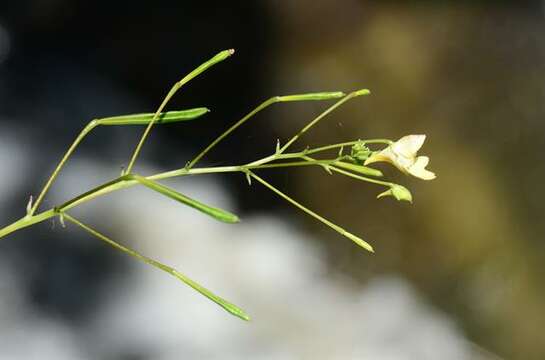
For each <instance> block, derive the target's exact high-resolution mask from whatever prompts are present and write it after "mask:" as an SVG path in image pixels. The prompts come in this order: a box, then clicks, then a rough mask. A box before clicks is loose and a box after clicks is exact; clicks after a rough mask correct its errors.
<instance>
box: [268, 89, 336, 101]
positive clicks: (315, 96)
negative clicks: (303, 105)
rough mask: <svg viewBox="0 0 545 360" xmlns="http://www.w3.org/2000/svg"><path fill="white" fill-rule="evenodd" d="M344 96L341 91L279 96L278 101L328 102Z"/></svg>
mask: <svg viewBox="0 0 545 360" xmlns="http://www.w3.org/2000/svg"><path fill="white" fill-rule="evenodd" d="M345 95H346V94H345V93H343V92H342V91H329V92H317V93H306V94H295V95H283V96H279V97H278V100H279V101H309V100H328V99H338V98H342V97H343V96H345Z"/></svg>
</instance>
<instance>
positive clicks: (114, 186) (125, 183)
mask: <svg viewBox="0 0 545 360" xmlns="http://www.w3.org/2000/svg"><path fill="white" fill-rule="evenodd" d="M296 155H297V156H296ZM298 155H299V154H283V155H282V158H294V157H300V156H298ZM335 161H336V160H305V161H304V162H301V161H297V162H286V163H276V164H257V165H249V164H247V165H236V166H219V167H210V168H197V169H185V168H182V169H178V170H173V171H167V172H163V173H159V174H155V175H151V176H148V177H146V179H148V180H161V179H169V178H174V177H179V176H190V175H203V174H214V173H227V172H244V171H246V170H249V169H268V168H282V167H296V166H316V165H319V166H324V165H328V166H329V165H330V164H331V163H333V162H335ZM137 184H138V182H137V181H136V180H131V179H128V178H127V177H126V176H122V177H119V178H117V179H114V180H111V181H108V182H106V183H104V184H102V185H99V186H97V187H95V188H93V189H91V190H89V191H86V192H84V193H83V194H80V195H78V196H76V197H74V198H72V199H70V200H68V201H66V202H64V203H62V204H61V205H59V206H56V207H55V208H52V209H49V210H47V211H44V212H41V213H39V214H36V215H32V216H28V215H27V216H25V217H23V218H21V219H19V220H17V221H15V222H14V223H12V224H10V225H8V226H6V227H4V228H2V229H0V238H3V237H4V236H7V235H9V234H11V233H12V232H14V231H17V230H20V229H22V228H25V227H28V226H30V225H34V224H36V223H40V222H42V221H44V220H47V219H49V218H52V217H54V216H57V215H58V213H59V212H63V211H67V210H70V209H72V208H74V207H76V206H78V205H81V204H83V203H85V202H88V201H90V200H92V199H95V198H97V197H100V196H102V195H105V194H108V193H111V192H114V191H117V190H122V189H125V188H128V187H131V186H134V185H137Z"/></svg>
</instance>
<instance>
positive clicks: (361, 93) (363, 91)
mask: <svg viewBox="0 0 545 360" xmlns="http://www.w3.org/2000/svg"><path fill="white" fill-rule="evenodd" d="M368 94H370V92H369V90H367V89H362V90H358V91H354V92H351V93H350V94H348V95H347V96H345V97H344V98H342V99H341V100H339V101H337V102H336V103H335V104H333V105H332V106H330V107H329V108H328V109H327V110H326V111H324V112H323V113H321V114H320V115H318V116H317V117H316V118H315V119H314V120H312V121H311V122H309V123H308V124H307V125H306V126H305V127H303V128H302V129H301V130H300V131H299V132H298V133H297V134H295V135H294V136H293V137H292V138H291V139H290V140H289V141H288V142H287V143H286V144H285V145H284V146H282V148H280V150H279V151H278V153H280V154H281V153H283V152H284V151H285V150H286V149H287V148H288V147H290V145H291V144H293V143H294V142H295V141H297V139H299V137H301V136H302V135H303V134H304V133H306V132H307V131H308V130H309V129H310V128H311V127H313V126H314V125H316V124H317V123H318V122H319V121H320V120H322V119H323V118H324V117H325V116H327V115H328V114H329V113H331V112H332V111H333V110H335V109H336V108H338V107H339V106H341V105H342V104H344V103H345V102H347V101H348V100H350V99H352V98H355V97H357V96H361V95H368Z"/></svg>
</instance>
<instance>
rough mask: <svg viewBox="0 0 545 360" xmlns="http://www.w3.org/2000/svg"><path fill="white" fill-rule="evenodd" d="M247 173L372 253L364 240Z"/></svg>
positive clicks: (249, 172)
mask: <svg viewBox="0 0 545 360" xmlns="http://www.w3.org/2000/svg"><path fill="white" fill-rule="evenodd" d="M247 173H248V174H249V175H250V176H251V177H252V178H254V179H256V180H257V181H258V182H260V183H261V184H263V185H264V186H265V187H266V188H268V189H269V190H271V191H272V192H274V193H275V194H277V195H278V196H280V197H281V198H283V199H284V200H286V201H287V202H289V203H290V204H292V205H294V206H295V207H297V208H298V209H300V210H302V211H303V212H305V213H307V214H308V215H310V216H312V217H313V218H315V219H316V220H318V221H320V222H322V223H324V224H326V225H327V226H329V227H330V228H332V229H333V230H335V231H336V232H338V233H339V234H341V235H343V236H346V237H347V238H349V239H350V240H352V241H354V242H355V243H356V244H358V245H359V246H361V247H363V248H364V249H366V250H368V251H370V252H374V250H373V247H372V246H371V245H369V244H368V243H367V242H365V241H364V240H362V239H360V238H359V237H357V236H355V235H354V234H352V233H350V232H348V231H346V230H345V229H343V228H342V227H340V226H338V225H336V224H334V223H332V222H331V221H329V220H327V219H326V218H324V217H322V216H320V215H318V214H317V213H315V212H314V211H312V210H310V209H309V208H307V207H305V206H303V205H301V204H300V203H298V202H297V201H295V200H294V199H292V198H291V197H289V196H288V195H286V194H284V193H283V192H281V191H280V190H278V189H277V188H275V187H274V186H272V185H271V184H269V183H268V182H266V181H265V180H263V179H262V178H260V177H259V176H257V175H256V174H255V173H253V172H252V171H250V170H248V171H247Z"/></svg>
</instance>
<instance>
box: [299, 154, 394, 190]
mask: <svg viewBox="0 0 545 360" xmlns="http://www.w3.org/2000/svg"><path fill="white" fill-rule="evenodd" d="M302 158H303V159H304V160H307V161H311V162H314V161H316V160H315V159H313V158H311V157H309V156H303V157H302ZM329 168H330V169H331V170H332V171H334V172H338V173H339V174H343V175H346V176H348V177H351V178H354V179H358V180H362V181H366V182H370V183H373V184H378V185H384V186H388V187H391V186H392V185H394V184H393V183H391V182H387V181H382V180H377V179H373V178H368V177H366V176H361V175H356V174H353V173H351V172H349V171H346V170H342V169H339V168H338V167H336V166H334V165H330V166H329Z"/></svg>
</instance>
